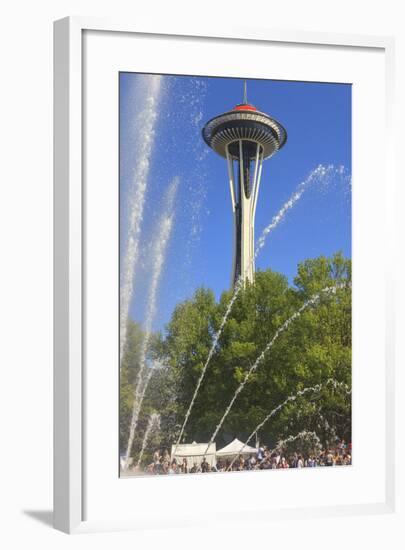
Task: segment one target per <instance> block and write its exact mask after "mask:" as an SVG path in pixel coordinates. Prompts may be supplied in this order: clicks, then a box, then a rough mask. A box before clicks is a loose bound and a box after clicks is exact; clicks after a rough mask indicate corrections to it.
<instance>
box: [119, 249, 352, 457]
mask: <svg viewBox="0 0 405 550" xmlns="http://www.w3.org/2000/svg"><path fill="white" fill-rule="evenodd" d="M350 280H351V262H350V260H348V259H345V258H344V257H343V256H342V255H341V254H340V253H339V254H336V255H335V256H333V257H332V258H326V257H320V258H316V259H310V260H306V261H304V262H303V263H301V264H300V265H299V266H298V271H297V276H296V278H295V279H294V285H293V286H290V285H289V284H288V281H287V279H286V278H285V277H284V276H283V275H281V274H279V273H275V272H273V271H271V270H266V271H259V272H257V273H256V276H255V282H254V284H249V283H246V286H245V288H244V289H243V290H242V291H241V292H240V293H239V295H238V297H237V299H236V301H235V304H234V306H233V308H232V311H231V314H230V316H229V318H228V321H227V323H226V325H225V327H224V330H223V332H222V335H221V338H220V340H219V342H218V345H217V349H216V352H215V354H214V356H213V357H212V360H211V363H210V365H209V367H208V370H207V373H206V376H205V378H204V381H203V383H202V385H201V388H200V392H199V394H198V397H197V400H196V402H195V405H194V407H193V409H192V412H191V415H190V418H189V421H188V423H187V426H186V430H185V433H184V440H185V441H187V442H191V441H200V442H201V441H208V439H209V437H210V436H211V434H212V432H213V431H214V428H215V426H216V424H217V423H218V421H219V419H220V418H221V416H222V414H223V412H224V410H225V408H226V406H227V404H228V403H229V401H230V399H231V397H232V396H233V394H234V392H235V390H236V388H237V387H238V386H239V384H240V382H241V381H242V380H243V378H244V376H245V374H246V372H247V371H248V370H249V368H250V367H251V365H252V364H253V363H254V362H255V360H256V358H257V357H258V356H259V355H260V353H261V352H262V350H263V349H264V348H265V346H266V344H267V343H268V342H269V341H270V340H271V338H272V337H273V336H274V334H275V332H276V331H277V329H278V328H279V327H280V326H281V325H282V324H283V323H284V322H285V321H286V320H287V319H288V318H289V317H290V316H291V315H292V314H293V313H294V312H295V311H297V309H298V308H299V307H300V306H301V305H302V304H303V303H304V302H305V301H306V300H307V299H308V298H310V297H312V296H313V295H315V294H317V293H318V292H319V291H321V290H322V289H323V288H325V287H330V286H332V285H335V284H336V283H342V282H345V283H349V282H350ZM231 297H232V293H231V291H227V292H224V293H223V294H222V296H221V298H220V300H219V303H217V302H216V301H215V297H214V294H213V293H212V291H211V290H209V289H205V288H200V289H198V290H197V291H196V292H195V294H194V295H193V296H192V297H191V298H190V299H189V300H186V301H185V302H183V303H181V304H179V305H178V306H177V307H176V309H175V310H174V312H173V315H172V318H171V320H170V322H169V323H168V325H167V327H166V331H165V334H164V335H161V334H159V335H155V338H154V339H153V342H152V344H151V346H150V351H149V353H150V358H149V359H150V361H151V363H152V364H153V362H154V361H158V364H159V365H160V366H158V367H157V368H156V369H155V370H154V371H153V375H152V378H151V382H150V385H149V387H148V391H147V393H146V396H145V400H144V404H143V407H142V412H141V417H140V422H139V425H138V430H137V431H138V436H137V438H136V439H135V442H134V447H133V453H134V456H135V455H136V454H137V453H138V452H139V449H140V447H141V442H142V437H143V433H144V430H145V427H146V424H147V420H148V416H149V415H150V414H151V412H158V413H159V414H160V415H161V431H160V434H157V435H155V436H154V441H153V442H152V441H151V442H150V444H149V446H148V452H146V453H145V455H144V456H145V459H144V460H145V463H146V462H147V461H148V460H150V457H151V451H152V449H153V446H154V445H155V446H157V445H159V446H161V447H163V448H164V447H166V448H168V449H169V451H170V447H171V445H172V444H173V443H174V442H175V440H176V438H177V437H178V434H179V432H180V428H181V425H182V422H183V420H184V416H185V413H186V411H187V408H188V406H189V404H190V401H191V397H192V395H193V392H194V389H195V386H196V383H197V380H198V378H199V376H200V374H201V370H202V368H203V366H204V363H205V361H206V359H207V355H208V353H209V350H210V347H211V345H212V342H213V338H214V334H215V332H216V331H217V330H218V328H219V326H220V324H221V320H222V318H223V315H224V313H225V310H226V308H227V305H228V304H229V301H230V299H231ZM141 339H142V332H141V330H140V328H139V326H137V325H136V324H135V323H132V322H131V323H129V330H128V345H127V349H126V353H125V356H124V360H123V365H122V369H121V396H120V398H121V401H120V441H121V447H122V448H124V447H125V444H126V440H127V437H128V431H129V422H130V415H131V410H132V405H133V395H134V391H133V388H134V381H135V379H136V374H137V369H138V362H139V348H140V342H141ZM331 378H333V379H335V380H337V381H338V382H341V383H344V384H346V385H347V386H348V387H350V386H351V287H350V285H346V286H344V287H343V288H339V289H338V290H337V291H336V293H335V294H332V295H325V296H322V298H321V299H320V301H319V303H318V304H316V305H315V306H312V307H308V308H307V309H305V310H304V311H303V313H302V314H301V316H300V317H299V318H298V319H296V320H294V322H292V323H291V325H290V326H289V328H288V330H286V331H285V332H283V333H282V334H281V335H280V337H279V338H278V339H277V340H276V342H275V343H274V346H273V347H272V348H271V350H270V351H269V352H268V353H267V354H266V355H265V357H264V359H263V361H262V362H261V363H260V366H259V367H258V369H257V370H256V371H255V372H254V373H253V374H252V376H251V377H250V378H249V380H248V383H247V384H246V386H245V388H244V390H243V391H242V392H241V394H240V395H239V396H238V398H237V400H236V402H235V405H234V407H233V408H232V410H231V412H230V414H229V415H228V416H227V418H226V420H225V423H224V425H223V427H222V429H221V430H220V432H219V434H218V437H217V440H216V441H217V446H221V445H223V444H226V443H228V442H229V441H230V440H231V439H233V438H234V437H238V438H239V439H241V440H244V439H246V438H247V437H248V435H249V434H250V433H251V432H252V431H253V430H254V428H255V427H256V426H257V425H258V424H259V423H260V422H261V421H262V420H263V419H264V418H265V417H266V415H267V414H268V413H269V412H270V411H271V410H272V409H273V408H274V407H276V406H277V405H278V404H280V403H281V402H283V401H284V400H285V399H286V398H287V397H288V396H290V395H293V394H295V393H296V392H297V391H299V390H301V389H303V388H305V387H310V386H314V385H315V384H320V383H324V382H325V381H326V380H328V379H331ZM303 430H308V431H314V432H316V434H317V435H318V436H319V438H320V440H321V442H322V444H323V445H324V446H327V445H328V444H329V443H331V442H332V441H333V439H334V438H336V437H337V436H338V437H343V438H345V439H346V440H350V439H351V399H350V395H348V394H347V392H345V391H343V390H339V388H335V387H330V386H325V387H324V388H323V389H322V390H321V391H320V392H314V394H313V395H312V394H311V393H308V394H306V395H305V396H303V397H302V398H298V399H297V400H295V401H293V402H290V403H288V405H286V406H285V407H283V409H281V411H280V412H279V413H277V414H276V415H274V417H272V418H271V420H270V421H269V422H268V423H267V424H265V425H264V426H263V428H262V429H261V431H260V434H259V437H260V440H261V441H263V442H265V443H266V444H270V445H275V444H276V442H277V441H278V440H280V439H283V438H286V437H288V436H289V435H291V434H294V433H298V432H300V431H303Z"/></svg>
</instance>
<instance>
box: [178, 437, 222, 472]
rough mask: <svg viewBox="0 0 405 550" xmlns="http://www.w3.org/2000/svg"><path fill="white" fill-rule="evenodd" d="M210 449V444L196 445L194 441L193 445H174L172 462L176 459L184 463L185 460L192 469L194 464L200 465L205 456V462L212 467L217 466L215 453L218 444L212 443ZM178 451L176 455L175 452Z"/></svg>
mask: <svg viewBox="0 0 405 550" xmlns="http://www.w3.org/2000/svg"><path fill="white" fill-rule="evenodd" d="M207 447H208V443H196V442H195V441H193V443H182V444H180V445H177V449H176V445H172V454H171V458H172V460H173V459H174V458H175V459H177V460H180V462H181V461H182V459H183V458H186V459H187V464H188V466H189V467H192V466H193V464H194V462H195V463H197V464H198V466H199V465H200V463H201V461H202V459H203V457H204V456H205V460H206V461H207V462H208V464H210V465H211V466H214V465H215V451H216V444H215V443H211V445H210V446H209V448H208V449H207ZM175 449H176V453H174V450H175Z"/></svg>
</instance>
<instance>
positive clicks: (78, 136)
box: [54, 17, 400, 533]
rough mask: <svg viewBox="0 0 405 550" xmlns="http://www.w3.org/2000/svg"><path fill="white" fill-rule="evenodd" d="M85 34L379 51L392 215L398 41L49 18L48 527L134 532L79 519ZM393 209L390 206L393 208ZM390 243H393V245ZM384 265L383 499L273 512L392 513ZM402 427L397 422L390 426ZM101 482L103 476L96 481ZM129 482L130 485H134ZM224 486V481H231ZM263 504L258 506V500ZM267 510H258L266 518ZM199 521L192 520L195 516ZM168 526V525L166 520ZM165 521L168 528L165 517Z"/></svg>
mask: <svg viewBox="0 0 405 550" xmlns="http://www.w3.org/2000/svg"><path fill="white" fill-rule="evenodd" d="M85 32H95V33H96V32H109V33H125V34H132V35H139V36H162V37H165V38H166V39H168V38H170V36H173V37H176V39H177V40H181V37H184V39H186V37H190V36H192V37H195V38H198V39H199V40H200V41H204V40H206V41H209V40H214V39H221V40H225V41H226V40H228V41H230V43H237V42H241V43H242V42H244V43H247V42H250V43H260V44H264V43H279V44H285V45H289V44H291V45H295V46H299V45H301V46H305V45H313V46H322V47H325V48H326V47H328V48H331V50H332V49H336V48H348V49H362V50H364V49H365V50H367V49H370V50H372V49H378V50H379V51H380V52H382V54H383V56H384V63H385V82H384V83H383V84H384V86H385V91H386V95H385V97H386V104H385V105H384V108H385V119H386V120H385V123H386V126H385V128H386V129H385V141H384V145H383V146H382V147H383V153H384V159H385V162H384V164H385V169H386V170H385V175H384V179H385V182H384V183H385V186H384V192H385V199H386V201H387V209H388V212H390V211H391V212H393V211H394V196H395V182H394V171H393V166H394V160H393V150H394V147H393V140H394V134H393V120H394V114H393V109H394V99H393V89H394V57H393V56H394V41H393V39H392V38H389V37H373V36H356V35H345V34H341V35H330V34H321V33H313V32H305V33H302V32H296V31H291V32H286V31H277V30H263V29H260V30H259V29H254V28H253V29H240V30H232V31H228V32H226V31H224V30H217V29H207V30H203V31H201V30H196V31H194V30H193V32H190V31H188V30H187V29H184V28H181V27H179V28H170V29H158V28H142V29H139V28H137V25H136V23H135V24H131V23H128V22H124V23H123V22H117V21H113V20H98V19H93V18H83V17H71V18H65V19H63V20H60V21H57V22H56V23H55V35H54V83H55V84H54V86H55V102H54V121H55V146H54V182H55V185H54V253H55V264H54V316H55V330H54V426H55V427H54V525H55V527H56V528H57V529H60V530H62V531H65V532H68V533H74V532H86V531H96V530H103V529H124V528H125V529H128V528H130V529H138V528H144V527H147V526H152V525H153V524H148V522H146V521H144V520H142V519H141V520H139V519H135V518H134V519H131V518H125V519H123V520H122V521H120V520H118V519H116V518H113V519H111V520H109V519H108V518H106V517H100V518H99V520H95V519H92V520H88V519H86V518H85V517H84V512H83V510H84V508H85V506H86V495H85V491H84V489H83V487H84V480H85V477H86V475H87V473H88V471H87V469H86V467H85V446H86V445H85V442H86V438H87V436H88V432H87V430H86V429H85V427H84V416H85V408H84V406H83V399H84V397H85V394H86V391H87V389H88V388H86V385H85V383H84V382H85V380H86V379H85V377H84V372H83V356H84V349H85V346H86V334H85V331H84V321H83V319H84V300H83V292H84V284H83V281H84V277H85V274H84V263H85V262H84V259H85V255H86V254H87V252H88V250H87V249H86V247H84V246H83V243H84V236H83V232H84V218H83V216H84V215H85V208H86V205H85V204H84V201H83V197H84V192H83V183H82V182H83V172H84V165H85V163H86V158H85V151H84V150H83V139H82V138H83V82H84V70H85V68H84V67H83V55H84V54H83V36H84V33H85ZM390 209H391V210H390ZM387 219H388V225H387V227H386V233H385V236H386V238H389V236H391V237H392V236H393V233H394V220H390V219H389V215H388V216H387ZM391 242H393V239H392V241H391ZM386 257H387V261H388V264H387V265H388V269H387V270H386V275H385V285H386V288H385V293H386V294H385V295H386V308H387V309H386V334H387V336H386V342H385V364H381V366H380V367H381V369H384V373H383V375H384V379H385V396H386V400H385V410H384V413H385V414H384V416H385V418H384V424H385V429H386V432H385V433H386V443H385V445H386V451H385V455H386V456H385V458H386V460H385V497H384V498H383V499H382V500H380V501H378V502H373V503H370V502H368V503H363V502H359V503H358V504H351V505H347V506H346V505H336V506H335V507H334V506H327V507H316V506H312V507H309V508H305V509H300V508H297V509H285V510H284V509H282V510H280V511H278V512H275V511H273V517H274V518H276V517H281V518H288V519H290V518H304V517H308V514H309V515H310V516H311V517H312V518H317V517H323V516H328V517H330V516H350V515H353V514H363V515H364V514H383V513H390V514H394V515H395V516H396V517H397V518H398V520H399V519H400V518H399V514H400V512H398V511H397V509H396V500H397V485H396V477H395V475H396V469H395V462H394V459H395V437H396V434H395V428H394V427H395V426H396V423H395V420H396V419H395V399H394V396H395V385H394V379H395V362H394V340H393V333H394V295H393V284H392V281H393V263H394V252H393V246H392V245H391V243H390V241H389V240H388V242H387V251H386ZM396 429H398V427H397V428H396ZM102 483H103V480H102V479H101V480H100V484H101V485H102ZM130 483H132V482H130ZM229 483H230V482H228V485H229ZM259 508H260V506H259ZM265 517H266V516H265V513H260V511H259V512H258V513H257V514H256V518H257V520H260V521H263V520H264V519H265ZM194 520H195V521H198V517H197V514H196V517H195V518H194ZM186 523H187V524H192V520H191V519H190V520H187V521H186ZM162 524H164V522H163V523H162ZM166 525H171V520H170V518H168V519H167V523H166Z"/></svg>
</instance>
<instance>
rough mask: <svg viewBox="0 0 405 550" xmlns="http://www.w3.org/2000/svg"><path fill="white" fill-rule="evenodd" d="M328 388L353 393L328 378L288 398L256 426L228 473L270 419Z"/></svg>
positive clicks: (344, 385) (347, 387) (346, 387)
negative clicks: (304, 398) (303, 397)
mask: <svg viewBox="0 0 405 550" xmlns="http://www.w3.org/2000/svg"><path fill="white" fill-rule="evenodd" d="M328 386H332V387H333V388H334V389H336V388H343V390H344V391H345V392H346V393H347V394H350V393H351V390H350V388H349V386H348V385H347V384H345V383H344V382H338V381H337V380H335V379H334V378H328V379H327V380H326V382H323V383H321V384H316V385H315V386H308V387H306V388H304V389H302V390H300V391H298V392H297V393H296V394H294V395H290V396H289V397H287V399H285V400H284V401H283V402H282V403H280V404H279V405H277V407H275V408H274V409H273V410H271V411H270V412H269V414H268V415H267V416H266V417H265V418H264V420H262V422H260V424H258V425H257V426H256V428H255V429H254V430H253V432H252V433H251V434H250V435H249V437H248V438H247V440H246V441H245V443H244V444H243V446H242V447H241V451H239V452H238V453H237V454H236V455H235V456H234V458H233V460H232V462H231V463H230V465H229V467H228V471H229V470H230V469H231V468H232V466H233V464H234V462H235V460H236V458H237V456H238V454H240V453H241V452H242V449H244V448H245V446H246V445H248V444H249V442H250V441H251V439H252V438H253V437H254V436H255V435H256V434H257V433H258V432H259V430H261V429H262V428H263V426H264V425H265V424H266V423H267V422H268V421H269V420H270V418H271V417H272V416H274V415H275V414H276V413H277V412H279V411H280V410H281V409H283V408H284V407H285V406H286V405H288V403H291V402H293V401H296V399H298V398H299V397H302V396H303V395H305V394H306V393H308V392H314V393H317V392H320V391H321V390H322V389H323V388H325V387H328Z"/></svg>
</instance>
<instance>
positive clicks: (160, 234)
mask: <svg viewBox="0 0 405 550" xmlns="http://www.w3.org/2000/svg"><path fill="white" fill-rule="evenodd" d="M178 186H179V178H178V177H175V178H174V179H173V180H172V181H171V183H170V185H169V188H168V191H167V194H166V199H165V207H164V213H163V215H162V217H161V219H160V222H159V223H158V231H157V235H156V239H155V242H154V244H153V246H152V254H151V258H152V263H153V267H152V279H151V283H150V287H149V295H148V300H147V309H146V319H145V335H144V338H143V341H142V346H141V351H140V359H139V369H138V374H137V378H136V385H135V395H134V405H133V409H132V419H131V425H130V432H129V439H128V446H127V452H126V455H125V465H126V466H125V467H126V468H127V467H128V461H129V458H130V454H131V449H132V445H133V442H134V436H135V430H136V426H137V423H138V419H139V413H140V411H141V406H142V401H143V398H144V395H145V392H146V389H147V386H148V384H149V380H150V378H151V374H152V367H147V352H148V347H149V342H150V337H151V332H152V325H153V321H154V318H155V314H156V300H157V294H158V288H159V281H160V276H161V274H162V269H163V265H164V261H165V258H166V252H167V246H168V243H169V239H170V234H171V231H172V226H173V220H174V201H175V197H176V193H177V188H178ZM146 368H149V373H148V375H147V377H146V380H144V379H143V374H144V371H145V369H146Z"/></svg>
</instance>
